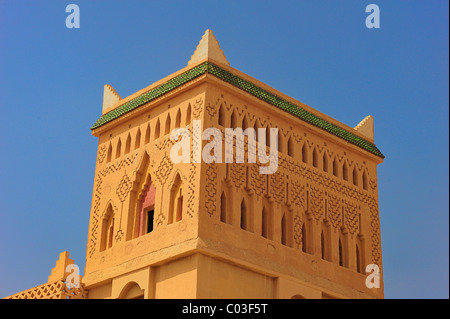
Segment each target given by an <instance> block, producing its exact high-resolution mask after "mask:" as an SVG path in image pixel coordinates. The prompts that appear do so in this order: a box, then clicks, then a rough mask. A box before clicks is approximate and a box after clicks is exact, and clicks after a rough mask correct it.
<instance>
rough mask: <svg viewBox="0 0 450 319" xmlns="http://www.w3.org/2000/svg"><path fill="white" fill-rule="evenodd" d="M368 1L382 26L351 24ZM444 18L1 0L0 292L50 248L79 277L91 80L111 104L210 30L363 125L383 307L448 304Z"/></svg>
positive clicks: (399, 8) (292, 7)
mask: <svg viewBox="0 0 450 319" xmlns="http://www.w3.org/2000/svg"><path fill="white" fill-rule="evenodd" d="M70 3H75V4H78V5H79V8H80V13H81V20H80V22H81V25H80V28H79V29H68V28H66V26H65V19H66V16H67V15H68V13H66V12H65V7H66V5H68V4H70ZM370 3H375V4H378V5H379V8H380V13H381V28H380V29H368V28H366V26H365V18H366V16H367V15H368V14H367V13H366V12H365V7H366V6H367V5H368V4H370ZM448 10H449V8H448V1H447V0H432V1H431V0H426V1H418V0H411V1H394V0H389V1H386V0H369V1H364V0H348V1H335V0H329V1H281V0H280V1H262V0H258V1H211V0H209V1H100V0H97V1H87V0H72V1H50V0H49V1H19V0H14V1H13V0H0V110H1V116H0V152H1V154H0V168H1V169H0V297H5V296H7V295H10V294H13V293H16V292H19V291H22V290H25V289H28V288H31V287H33V286H36V285H39V284H42V283H45V282H46V281H47V277H48V276H49V274H50V270H51V268H52V267H54V265H55V262H56V260H57V258H58V255H59V253H60V252H62V251H64V250H68V251H70V256H71V257H72V258H73V259H75V262H76V263H77V264H78V265H79V266H80V269H81V270H82V271H83V270H84V265H85V253H86V242H87V230H88V222H89V213H90V206H91V196H92V188H93V181H94V169H95V161H96V148H97V138H96V137H93V136H92V135H91V132H90V127H91V126H92V124H93V123H94V122H95V121H96V120H97V119H98V118H99V116H100V114H101V108H102V95H103V86H104V84H107V83H109V84H111V85H113V87H114V88H115V89H116V90H117V92H118V93H119V94H120V95H121V96H122V97H125V96H128V95H130V94H132V93H134V92H136V91H137V90H140V89H142V88H144V87H146V86H148V85H150V84H151V83H153V82H155V81H157V80H159V79H161V78H162V77H164V76H166V75H169V74H171V73H173V72H175V71H177V70H179V69H181V68H183V67H184V66H186V64H187V62H188V60H189V59H190V57H191V55H192V53H193V52H194V50H195V48H196V46H197V44H198V41H199V40H200V38H201V36H202V35H203V33H204V31H205V30H206V29H208V28H210V29H212V30H213V31H214V34H215V35H216V37H217V39H218V40H219V42H220V44H221V47H222V49H223V51H224V52H225V55H226V57H227V58H228V60H229V62H230V64H231V66H233V67H235V68H237V69H239V70H241V71H243V72H244V73H247V74H249V75H251V76H253V77H255V78H257V79H258V80H261V81H263V82H265V83H267V84H268V85H270V86H272V87H274V88H275V89H278V90H279V91H281V92H283V93H286V94H287V95H289V96H292V97H293V98H296V99H297V100H300V101H302V102H304V103H306V104H308V105H310V106H312V107H314V108H316V109H317V110H319V111H321V112H323V113H325V114H328V115H330V116H331V117H334V118H336V119H337V120H339V121H341V122H343V123H345V124H347V125H350V126H355V125H356V124H358V123H359V121H360V120H362V119H363V118H364V117H365V116H367V115H369V114H370V115H373V116H374V118H375V142H376V144H377V146H378V147H379V148H380V149H381V151H382V152H383V153H384V154H385V155H386V159H385V161H384V163H383V164H381V165H380V166H379V168H378V186H379V206H380V220H381V232H382V249H383V263H384V283H385V296H386V298H448V297H449V263H448V261H449V231H448V228H449V218H448V216H449V215H448V214H449V177H448V174H449V168H448V167H449V127H448V121H449V92H448V85H449V83H448V82H449V74H448V71H449V65H448V62H449V43H448V42H449V34H448V24H449V20H448Z"/></svg>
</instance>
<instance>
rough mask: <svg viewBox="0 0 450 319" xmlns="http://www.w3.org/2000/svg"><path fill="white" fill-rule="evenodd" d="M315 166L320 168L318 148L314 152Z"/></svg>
mask: <svg viewBox="0 0 450 319" xmlns="http://www.w3.org/2000/svg"><path fill="white" fill-rule="evenodd" d="M313 166H314V167H319V155H318V154H317V149H316V148H314V151H313Z"/></svg>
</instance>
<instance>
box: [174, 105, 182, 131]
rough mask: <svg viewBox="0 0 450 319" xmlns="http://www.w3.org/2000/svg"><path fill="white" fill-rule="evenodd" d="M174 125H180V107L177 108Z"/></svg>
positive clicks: (177, 126)
mask: <svg viewBox="0 0 450 319" xmlns="http://www.w3.org/2000/svg"><path fill="white" fill-rule="evenodd" d="M175 127H176V128H179V127H181V111H180V109H178V112H177V116H176V118H175Z"/></svg>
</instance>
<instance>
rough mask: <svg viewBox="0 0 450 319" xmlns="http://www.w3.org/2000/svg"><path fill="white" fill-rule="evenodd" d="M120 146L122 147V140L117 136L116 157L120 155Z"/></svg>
mask: <svg viewBox="0 0 450 319" xmlns="http://www.w3.org/2000/svg"><path fill="white" fill-rule="evenodd" d="M121 148H122V142H121V141H120V138H119V141H118V142H117V147H116V158H119V157H120V151H121Z"/></svg>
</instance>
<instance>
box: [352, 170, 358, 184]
mask: <svg viewBox="0 0 450 319" xmlns="http://www.w3.org/2000/svg"><path fill="white" fill-rule="evenodd" d="M353 185H355V186H358V171H357V170H356V166H355V167H354V168H353Z"/></svg>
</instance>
